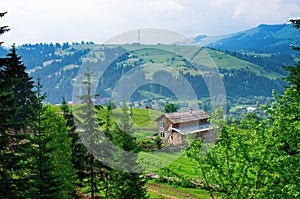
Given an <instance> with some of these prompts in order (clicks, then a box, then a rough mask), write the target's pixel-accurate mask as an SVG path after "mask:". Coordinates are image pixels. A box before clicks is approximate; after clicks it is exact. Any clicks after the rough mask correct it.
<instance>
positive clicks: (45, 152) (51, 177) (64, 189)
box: [26, 81, 76, 198]
mask: <svg viewBox="0 0 300 199" xmlns="http://www.w3.org/2000/svg"><path fill="white" fill-rule="evenodd" d="M45 97H46V96H45V95H42V94H41V85H40V82H39V81H38V84H37V98H38V105H39V106H38V107H37V109H36V112H37V117H36V120H35V121H34V123H33V126H32V131H33V132H32V134H31V135H30V137H29V141H30V143H31V147H30V148H29V149H27V153H28V155H29V156H30V158H29V161H28V168H29V171H30V173H29V178H30V181H29V182H30V186H29V190H28V192H27V195H26V197H27V198H69V196H70V195H71V194H72V193H73V191H74V189H75V187H74V182H75V179H76V178H75V172H74V170H73V168H72V163H71V152H72V151H71V140H70V139H69V137H68V129H67V127H66V122H65V120H64V119H63V118H62V116H61V115H58V113H56V112H55V111H54V110H52V108H51V107H50V106H49V105H47V106H45V105H43V103H42V102H43V100H44V99H45Z"/></svg>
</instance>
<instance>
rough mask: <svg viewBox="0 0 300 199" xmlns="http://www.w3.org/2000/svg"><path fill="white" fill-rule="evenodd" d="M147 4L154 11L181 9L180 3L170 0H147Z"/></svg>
mask: <svg viewBox="0 0 300 199" xmlns="http://www.w3.org/2000/svg"><path fill="white" fill-rule="evenodd" d="M148 5H149V7H150V8H151V9H153V10H154V11H166V10H172V11H180V10H182V9H183V6H182V5H181V4H180V3H177V2H174V1H172V0H153V1H149V3H148Z"/></svg>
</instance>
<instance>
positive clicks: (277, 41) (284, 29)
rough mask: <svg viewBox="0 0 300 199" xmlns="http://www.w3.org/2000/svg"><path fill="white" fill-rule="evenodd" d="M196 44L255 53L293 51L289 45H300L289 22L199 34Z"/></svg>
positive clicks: (296, 31)
mask: <svg viewBox="0 0 300 199" xmlns="http://www.w3.org/2000/svg"><path fill="white" fill-rule="evenodd" d="M194 41H195V42H196V43H198V44H201V45H204V46H209V47H212V48H216V49H220V50H230V51H245V52H256V53H263V52H269V53H282V52H289V53H294V52H293V51H292V50H291V48H290V47H289V46H291V45H296V46H300V34H299V30H297V29H295V28H294V27H293V26H292V25H291V24H279V25H265V24H262V25H259V26H258V27H256V28H252V29H249V30H245V31H242V32H237V33H233V34H229V35H222V36H206V35H199V36H196V37H195V38H194Z"/></svg>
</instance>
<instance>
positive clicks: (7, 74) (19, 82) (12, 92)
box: [0, 46, 36, 198]
mask: <svg viewBox="0 0 300 199" xmlns="http://www.w3.org/2000/svg"><path fill="white" fill-rule="evenodd" d="M3 60H4V61H3ZM2 61H3V65H2V66H1V71H0V81H1V85H0V90H1V92H0V123H1V124H0V135H1V136H0V142H1V146H0V151H1V153H0V159H1V163H0V168H1V171H0V173H1V174H0V181H1V182H0V184H1V186H0V189H1V190H0V192H1V194H3V195H2V197H3V198H22V193H23V192H24V191H25V190H26V188H27V187H26V184H27V183H26V176H25V175H24V172H25V171H24V170H25V165H24V162H26V160H27V156H26V154H25V153H24V152H23V148H26V147H28V145H29V143H28V141H27V136H26V132H27V131H28V128H30V126H31V124H32V121H33V119H34V118H35V116H36V113H35V111H34V109H33V107H34V106H35V105H36V96H35V92H34V91H33V87H34V82H33V81H32V80H31V78H30V77H29V76H28V74H27V73H26V72H25V69H26V67H25V66H24V65H23V64H22V63H21V61H20V57H18V56H17V54H16V50H15V47H14V46H13V48H12V52H11V53H9V54H8V56H7V57H6V58H4V59H2Z"/></svg>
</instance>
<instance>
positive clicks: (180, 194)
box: [146, 181, 211, 199]
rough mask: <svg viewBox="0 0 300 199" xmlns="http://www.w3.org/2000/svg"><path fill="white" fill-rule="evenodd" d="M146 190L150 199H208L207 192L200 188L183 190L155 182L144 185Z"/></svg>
mask: <svg viewBox="0 0 300 199" xmlns="http://www.w3.org/2000/svg"><path fill="white" fill-rule="evenodd" d="M146 188H147V191H148V195H149V196H150V198H152V199H154V198H155V199H158V198H162V199H165V198H180V199H181V198H186V199H189V198H192V199H196V198H201V199H209V198H211V197H210V194H209V192H208V191H206V190H203V189H200V188H183V187H178V186H172V185H168V184H161V183H155V182H151V181H150V182H148V183H147V184H146Z"/></svg>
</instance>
